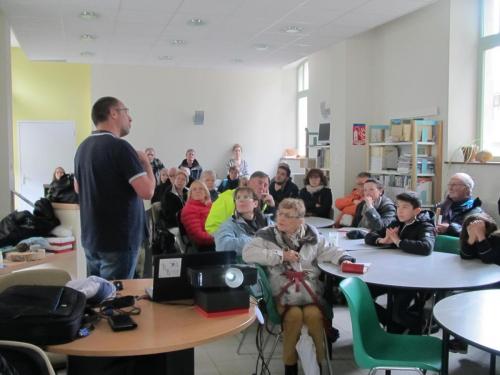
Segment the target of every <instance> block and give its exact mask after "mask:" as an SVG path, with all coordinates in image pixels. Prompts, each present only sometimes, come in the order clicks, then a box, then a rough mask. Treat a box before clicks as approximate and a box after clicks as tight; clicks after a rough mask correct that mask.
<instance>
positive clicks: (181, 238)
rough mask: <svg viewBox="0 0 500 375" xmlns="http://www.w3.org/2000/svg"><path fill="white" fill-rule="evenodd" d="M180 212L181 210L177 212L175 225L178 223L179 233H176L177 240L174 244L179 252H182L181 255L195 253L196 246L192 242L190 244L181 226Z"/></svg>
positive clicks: (184, 229) (196, 250)
mask: <svg viewBox="0 0 500 375" xmlns="http://www.w3.org/2000/svg"><path fill="white" fill-rule="evenodd" d="M181 212H182V210H181V211H179V212H177V223H178V228H179V231H178V233H177V236H176V240H177V241H176V242H177V244H178V245H179V247H180V250H181V252H183V253H197V252H198V248H197V247H196V245H195V244H194V243H193V242H191V240H190V239H189V236H188V235H187V232H186V228H185V227H184V225H183V224H182V221H181Z"/></svg>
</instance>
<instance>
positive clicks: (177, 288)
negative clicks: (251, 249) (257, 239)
mask: <svg viewBox="0 0 500 375" xmlns="http://www.w3.org/2000/svg"><path fill="white" fill-rule="evenodd" d="M235 263H237V261H236V252H235V251H216V252H207V253H188V254H183V253H178V254H165V255H158V256H156V257H155V258H154V260H153V287H152V288H146V293H147V294H148V295H149V297H150V298H151V300H153V301H155V302H163V301H176V300H183V299H190V298H193V295H194V291H193V287H192V286H191V284H190V283H189V278H188V275H187V269H188V268H189V267H191V268H197V267H200V266H212V265H220V264H235Z"/></svg>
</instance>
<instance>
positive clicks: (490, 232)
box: [460, 213, 500, 266]
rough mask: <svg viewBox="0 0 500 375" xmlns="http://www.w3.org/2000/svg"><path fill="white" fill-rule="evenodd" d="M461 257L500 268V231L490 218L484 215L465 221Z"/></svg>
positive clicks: (474, 216)
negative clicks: (492, 264) (493, 264)
mask: <svg viewBox="0 0 500 375" xmlns="http://www.w3.org/2000/svg"><path fill="white" fill-rule="evenodd" d="M460 256H461V257H462V258H463V259H475V258H479V259H481V260H482V261H483V262H484V263H495V264H497V265H499V266H500V231H499V230H498V228H497V225H496V223H495V221H493V219H492V218H491V217H490V216H488V215H487V214H485V213H482V214H475V215H470V216H468V217H467V219H465V221H464V224H463V226H462V233H461V234H460Z"/></svg>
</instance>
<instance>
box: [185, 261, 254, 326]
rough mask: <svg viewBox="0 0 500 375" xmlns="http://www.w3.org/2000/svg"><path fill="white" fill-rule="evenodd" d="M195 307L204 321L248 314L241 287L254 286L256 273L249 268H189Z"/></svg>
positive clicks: (248, 299) (248, 302) (246, 301)
mask: <svg viewBox="0 0 500 375" xmlns="http://www.w3.org/2000/svg"><path fill="white" fill-rule="evenodd" d="M187 272H188V278H189V282H190V283H191V285H192V286H193V288H194V303H195V305H196V306H197V308H198V312H199V313H201V314H202V315H203V316H206V317H216V316H222V315H230V314H239V313H247V312H248V308H249V307H250V298H249V294H248V292H247V290H246V289H245V288H244V286H247V285H253V284H255V283H257V269H256V268H255V267H252V266H248V265H242V264H237V265H218V266H205V267H198V268H188V270H187Z"/></svg>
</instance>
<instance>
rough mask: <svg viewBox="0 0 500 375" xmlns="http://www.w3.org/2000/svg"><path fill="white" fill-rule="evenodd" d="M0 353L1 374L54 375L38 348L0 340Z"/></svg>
mask: <svg viewBox="0 0 500 375" xmlns="http://www.w3.org/2000/svg"><path fill="white" fill-rule="evenodd" d="M0 353H1V354H0V373H1V374H9V373H10V374H19V375H56V373H55V371H54V369H53V368H52V366H51V364H50V361H49V358H48V357H47V355H46V354H45V353H44V351H43V350H42V349H40V348H39V347H38V346H35V345H32V344H28V343H25V342H19V341H4V340H0Z"/></svg>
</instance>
